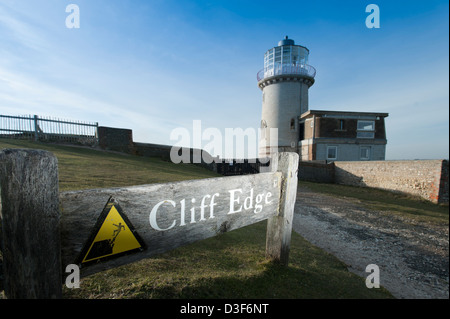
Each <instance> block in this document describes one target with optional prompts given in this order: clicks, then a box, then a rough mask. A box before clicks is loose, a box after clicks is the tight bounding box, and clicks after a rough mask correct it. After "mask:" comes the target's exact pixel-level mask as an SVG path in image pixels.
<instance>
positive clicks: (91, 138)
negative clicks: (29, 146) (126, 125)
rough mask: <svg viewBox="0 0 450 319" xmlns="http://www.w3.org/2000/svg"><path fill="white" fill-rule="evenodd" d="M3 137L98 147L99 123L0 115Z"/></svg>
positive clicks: (0, 128)
mask: <svg viewBox="0 0 450 319" xmlns="http://www.w3.org/2000/svg"><path fill="white" fill-rule="evenodd" d="M1 137H3V138H13V139H34V140H35V141H49V142H67V143H76V144H82V145H96V144H98V123H88V122H81V121H73V120H70V121H69V120H61V119H56V118H51V117H42V116H37V115H24V116H10V115H0V138H1Z"/></svg>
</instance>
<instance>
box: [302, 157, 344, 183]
mask: <svg viewBox="0 0 450 319" xmlns="http://www.w3.org/2000/svg"><path fill="white" fill-rule="evenodd" d="M334 172H335V167H334V163H328V164H327V163H321V162H310V161H307V162H305V161H300V162H299V165H298V178H299V179H300V180H301V181H308V182H316V183H334Z"/></svg>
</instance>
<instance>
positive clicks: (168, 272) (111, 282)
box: [0, 139, 392, 298]
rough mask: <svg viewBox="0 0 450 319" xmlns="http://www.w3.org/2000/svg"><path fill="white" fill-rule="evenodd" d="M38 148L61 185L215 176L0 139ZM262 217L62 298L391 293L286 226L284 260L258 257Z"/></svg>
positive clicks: (105, 275) (96, 278) (94, 279)
mask: <svg viewBox="0 0 450 319" xmlns="http://www.w3.org/2000/svg"><path fill="white" fill-rule="evenodd" d="M17 147H20V148H39V149H45V150H49V151H51V152H53V153H54V154H55V155H56V156H57V157H58V160H59V176H60V189H61V190H75V189H85V188H98V187H115V186H128V185H137V184H147V183H157V182H171V181H176V180H186V179H195V178H207V177H213V176H216V175H215V174H214V173H212V172H209V171H206V170H203V169H201V168H198V167H195V166H192V165H175V164H172V163H167V162H163V161H161V160H158V159H149V158H139V157H133V156H127V155H121V154H113V153H106V152H98V151H94V150H89V149H81V148H74V147H68V146H55V145H48V144H35V143H33V142H23V141H10V140H1V139H0V149H2V148H17ZM265 230H266V223H265V222H261V223H258V224H255V225H252V226H249V227H245V228H242V229H239V230H236V231H233V232H230V233H226V234H223V235H220V236H218V237H214V238H210V239H207V240H203V241H201V242H197V243H194V244H191V245H188V246H184V247H181V248H178V249H176V250H173V251H170V252H168V253H166V254H163V255H160V256H157V257H154V258H149V259H146V260H143V261H140V262H137V263H134V264H131V265H127V266H123V267H118V268H115V269H112V270H109V271H105V272H102V273H98V274H95V275H92V276H90V277H87V278H84V279H83V280H82V281H81V288H80V289H73V290H69V289H65V290H64V295H65V297H66V298H392V296H391V295H390V294H389V293H388V292H387V291H386V290H384V289H368V288H366V286H365V279H364V278H360V277H358V276H356V275H354V274H352V273H350V272H348V271H347V269H346V266H345V265H344V264H343V263H342V262H340V261H339V260H338V259H336V258H335V257H334V256H332V255H330V254H328V253H325V252H324V251H322V250H321V249H319V248H317V247H315V246H313V245H311V244H310V243H309V242H307V241H306V240H304V239H303V238H302V237H301V236H300V235H298V234H296V233H293V234H292V241H291V253H290V264H289V267H287V268H284V267H280V266H279V265H277V264H274V263H271V262H269V261H267V260H266V259H265V258H264V251H265Z"/></svg>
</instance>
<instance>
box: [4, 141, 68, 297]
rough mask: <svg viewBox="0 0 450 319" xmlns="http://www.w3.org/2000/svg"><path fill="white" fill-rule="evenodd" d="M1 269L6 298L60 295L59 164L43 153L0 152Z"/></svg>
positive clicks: (15, 150) (8, 150)
mask: <svg viewBox="0 0 450 319" xmlns="http://www.w3.org/2000/svg"><path fill="white" fill-rule="evenodd" d="M0 186H1V204H2V205H1V206H2V234H1V237H0V239H2V240H3V252H2V253H3V271H4V288H5V294H6V296H7V297H8V298H10V299H50V298H61V297H62V274H61V273H62V270H61V244H60V228H59V221H60V212H59V190H58V164H57V159H56V157H55V156H54V155H53V154H51V153H49V152H46V151H40V150H20V149H14V150H12V149H7V150H3V151H2V152H0Z"/></svg>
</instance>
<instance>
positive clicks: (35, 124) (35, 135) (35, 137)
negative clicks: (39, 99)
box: [34, 115, 39, 142]
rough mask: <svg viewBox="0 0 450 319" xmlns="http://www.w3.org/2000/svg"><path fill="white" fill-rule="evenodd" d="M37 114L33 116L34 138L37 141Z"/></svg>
mask: <svg viewBox="0 0 450 319" xmlns="http://www.w3.org/2000/svg"><path fill="white" fill-rule="evenodd" d="M38 125H39V124H38V116H37V115H35V116H34V140H35V141H36V142H37V141H38V140H39V130H38V127H39V126H38Z"/></svg>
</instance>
